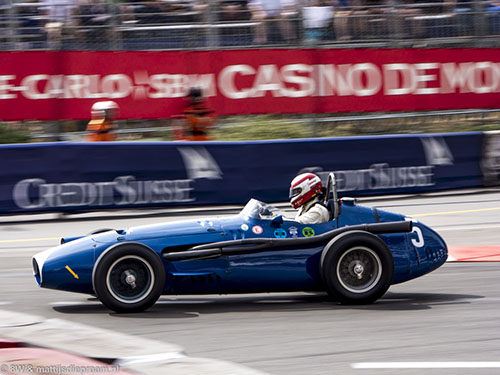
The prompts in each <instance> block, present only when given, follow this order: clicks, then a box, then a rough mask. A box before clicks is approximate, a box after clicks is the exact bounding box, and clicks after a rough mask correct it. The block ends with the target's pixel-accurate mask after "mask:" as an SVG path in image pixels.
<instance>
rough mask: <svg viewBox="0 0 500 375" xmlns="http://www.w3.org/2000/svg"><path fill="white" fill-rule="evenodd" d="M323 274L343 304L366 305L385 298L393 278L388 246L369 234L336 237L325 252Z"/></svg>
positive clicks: (329, 286) (327, 286)
mask: <svg viewBox="0 0 500 375" xmlns="http://www.w3.org/2000/svg"><path fill="white" fill-rule="evenodd" d="M321 274H322V276H323V281H324V283H325V285H326V288H327V291H328V293H329V294H330V295H331V296H332V297H333V298H335V299H336V300H338V301H339V302H341V303H344V304H367V303H372V302H375V301H376V300H377V299H379V298H380V297H382V296H383V295H384V294H385V292H386V291H387V289H389V286H390V285H391V281H392V278H393V275H394V261H393V259H392V254H391V252H390V251H389V249H388V248H387V246H386V245H385V243H384V242H383V241H382V240H381V239H380V238H378V237H376V236H374V235H372V234H370V233H367V232H351V233H346V234H345V235H342V237H340V238H335V239H333V240H332V242H330V244H328V245H327V247H326V248H325V249H324V250H323V254H322V257H321Z"/></svg>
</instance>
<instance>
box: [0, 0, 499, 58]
mask: <svg viewBox="0 0 500 375" xmlns="http://www.w3.org/2000/svg"><path fill="white" fill-rule="evenodd" d="M288 3H289V4H294V5H288V6H284V7H282V8H281V9H266V7H267V5H266V4H268V3H266V2H265V1H256V0H253V1H249V2H246V1H222V0H219V1H218V0H211V1H203V0H192V1H181V0H179V1H172V0H167V1H162V0H156V1H151V2H149V1H141V2H136V3H129V2H116V1H115V2H113V1H103V0H51V1H50V2H19V1H14V0H0V50H4V51H5V50H33V49H38V50H40V49H42V50H43V49H56V50H171V49H221V48H234V47H243V48H245V47H263V46H273V47H277V46H278V47H279V46H286V47H304V46H311V45H314V46H328V47H336V46H338V47H346V46H349V47H353V46H354V47H355V46H368V47H370V46H373V47H412V46H448V45H452V46H467V47H485V46H488V47H496V46H498V45H499V44H500V42H499V38H498V36H500V6H496V5H495V4H494V3H492V2H490V1H484V0H477V1H472V2H462V1H454V0H451V1H446V0H445V1H442V2H428V3H427V2H425V3H421V2H419V1H416V2H415V3H411V2H408V1H402V0H401V1H399V0H387V1H385V2H380V3H379V5H363V3H368V4H373V2H372V1H370V2H369V1H359V0H353V4H349V0H335V1H321V0H316V1H314V0H297V1H295V2H294V1H289V2H288Z"/></svg>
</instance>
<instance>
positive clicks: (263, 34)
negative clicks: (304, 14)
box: [249, 0, 298, 44]
mask: <svg viewBox="0 0 500 375" xmlns="http://www.w3.org/2000/svg"><path fill="white" fill-rule="evenodd" d="M249 7H250V10H251V11H252V20H253V21H254V22H256V25H255V27H254V43H255V44H265V43H267V41H268V36H269V30H270V29H272V28H273V27H274V26H275V22H277V23H278V30H279V33H280V37H281V40H284V41H285V42H292V41H293V40H296V39H297V32H296V29H295V25H294V20H295V19H296V18H297V17H298V9H297V3H296V0H251V1H250V3H249Z"/></svg>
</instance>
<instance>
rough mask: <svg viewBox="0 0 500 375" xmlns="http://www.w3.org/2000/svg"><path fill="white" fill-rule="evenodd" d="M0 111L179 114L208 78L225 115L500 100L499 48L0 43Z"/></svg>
mask: <svg viewBox="0 0 500 375" xmlns="http://www.w3.org/2000/svg"><path fill="white" fill-rule="evenodd" d="M0 57H1V64H0V120H27V119H38V120H58V119H88V118H89V115H90V107H91V106H92V104H93V103H94V102H96V101H99V100H114V101H115V102H117V103H118V104H119V106H120V117H121V118H135V119H150V118H168V117H171V116H173V115H177V114H179V113H180V112H181V111H182V108H183V106H184V105H185V99H184V98H185V96H186V94H187V92H188V90H189V88H190V87H194V86H196V87H202V88H203V89H204V92H205V94H206V95H207V96H208V99H209V102H210V104H211V105H212V106H213V107H214V109H215V110H216V112H217V113H218V114H219V115H233V114H259V113H330V112H340V113H345V112H376V111H419V110H444V109H460V108H498V106H499V104H500V49H247V50H227V51H226V50H224V51H165V52H144V51H143V52H129V51H123V52H114V51H105V52H94V51H91V52H76V51H71V52H69V51H68V52H66V51H50V52H1V53H0Z"/></svg>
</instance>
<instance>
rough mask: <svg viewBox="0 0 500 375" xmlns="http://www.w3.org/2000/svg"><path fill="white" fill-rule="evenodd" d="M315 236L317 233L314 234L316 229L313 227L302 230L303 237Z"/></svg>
mask: <svg viewBox="0 0 500 375" xmlns="http://www.w3.org/2000/svg"><path fill="white" fill-rule="evenodd" d="M315 234H316V232H314V229H312V228H311V227H305V228H304V229H302V235H303V236H304V237H314V235H315Z"/></svg>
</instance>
